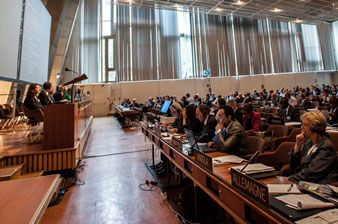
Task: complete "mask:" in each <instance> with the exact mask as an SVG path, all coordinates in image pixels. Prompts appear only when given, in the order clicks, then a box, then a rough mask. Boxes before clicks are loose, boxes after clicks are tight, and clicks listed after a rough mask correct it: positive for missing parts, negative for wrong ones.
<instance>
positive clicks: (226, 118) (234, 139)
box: [208, 106, 250, 156]
mask: <svg viewBox="0 0 338 224" xmlns="http://www.w3.org/2000/svg"><path fill="white" fill-rule="evenodd" d="M216 119H217V121H218V124H217V126H216V135H215V137H214V138H213V141H212V142H209V143H208V146H209V147H210V146H213V145H217V147H218V148H219V149H220V150H221V151H222V152H226V153H229V154H232V155H239V156H240V155H247V154H249V152H250V151H249V150H250V143H249V137H248V134H247V133H246V131H245V130H244V128H243V127H242V125H241V124H240V123H239V122H238V121H236V120H234V111H233V110H232V108H231V107H230V106H225V107H221V108H220V109H219V110H218V112H217V115H216Z"/></svg>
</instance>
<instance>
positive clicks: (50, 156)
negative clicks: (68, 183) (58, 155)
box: [48, 152, 53, 171]
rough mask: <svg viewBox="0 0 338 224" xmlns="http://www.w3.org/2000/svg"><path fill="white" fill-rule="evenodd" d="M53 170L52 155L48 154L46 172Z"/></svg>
mask: <svg viewBox="0 0 338 224" xmlns="http://www.w3.org/2000/svg"><path fill="white" fill-rule="evenodd" d="M52 170H53V153H52V152H50V153H48V171H52Z"/></svg>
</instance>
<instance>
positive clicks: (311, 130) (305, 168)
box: [289, 111, 338, 184]
mask: <svg viewBox="0 0 338 224" xmlns="http://www.w3.org/2000/svg"><path fill="white" fill-rule="evenodd" d="M301 120H302V132H301V134H299V135H297V137H296V144H295V147H294V148H293V149H292V150H291V152H290V166H291V171H292V173H293V174H292V175H291V176H289V180H290V181H292V182H295V183H298V182H299V181H308V182H313V183H318V184H328V183H333V182H336V181H337V180H338V161H337V152H336V150H335V147H334V145H333V144H332V142H331V141H330V140H329V139H328V138H327V137H326V136H325V130H326V125H327V121H326V118H325V116H324V115H323V113H321V112H319V111H317V112H307V113H305V114H304V115H303V116H302V117H301Z"/></svg>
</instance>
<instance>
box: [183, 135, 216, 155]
mask: <svg viewBox="0 0 338 224" xmlns="http://www.w3.org/2000/svg"><path fill="white" fill-rule="evenodd" d="M184 133H185V134H186V135H187V139H188V142H189V145H190V146H192V145H194V149H196V150H199V151H201V152H215V151H218V148H214V147H209V146H208V145H198V143H197V144H195V143H196V139H195V136H194V133H193V132H192V131H190V130H189V129H184Z"/></svg>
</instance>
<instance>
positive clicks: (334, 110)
mask: <svg viewBox="0 0 338 224" xmlns="http://www.w3.org/2000/svg"><path fill="white" fill-rule="evenodd" d="M329 104H330V107H329V108H328V111H329V115H330V117H329V119H328V122H329V124H336V123H338V99H337V97H335V96H330V99H329Z"/></svg>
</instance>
